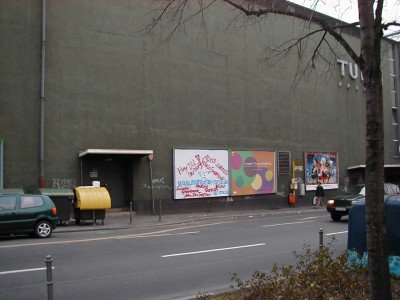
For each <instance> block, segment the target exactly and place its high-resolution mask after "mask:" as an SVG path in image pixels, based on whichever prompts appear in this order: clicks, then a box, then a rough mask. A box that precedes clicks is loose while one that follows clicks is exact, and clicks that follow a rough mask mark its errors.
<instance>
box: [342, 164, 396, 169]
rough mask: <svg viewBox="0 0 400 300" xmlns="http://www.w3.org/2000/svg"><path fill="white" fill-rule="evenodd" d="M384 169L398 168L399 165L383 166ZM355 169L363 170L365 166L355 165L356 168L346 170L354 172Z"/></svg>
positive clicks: (351, 167)
mask: <svg viewBox="0 0 400 300" xmlns="http://www.w3.org/2000/svg"><path fill="white" fill-rule="evenodd" d="M383 167H384V168H385V169H386V168H400V165H383ZM356 169H365V165H357V166H350V167H347V170H356Z"/></svg>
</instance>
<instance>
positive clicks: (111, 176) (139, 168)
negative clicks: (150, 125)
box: [79, 149, 153, 208]
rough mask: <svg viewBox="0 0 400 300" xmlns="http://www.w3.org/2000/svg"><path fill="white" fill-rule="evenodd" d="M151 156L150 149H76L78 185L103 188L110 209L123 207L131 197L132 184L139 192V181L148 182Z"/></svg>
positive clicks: (134, 195) (133, 196)
mask: <svg viewBox="0 0 400 300" xmlns="http://www.w3.org/2000/svg"><path fill="white" fill-rule="evenodd" d="M152 159H153V150H137V149H86V150H84V151H81V152H79V160H80V165H81V181H80V185H81V186H92V185H93V186H102V187H105V188H106V189H107V190H108V192H109V193H110V196H111V206H112V208H117V207H127V206H129V205H130V203H133V202H134V200H135V197H136V194H135V192H134V187H135V188H136V193H140V188H139V187H140V186H141V185H142V184H143V181H145V182H146V184H147V183H148V181H150V183H149V185H151V182H152V164H151V161H152ZM147 168H148V169H149V173H150V174H149V173H147V171H146V170H147ZM149 175H150V176H149ZM152 198H153V196H152Z"/></svg>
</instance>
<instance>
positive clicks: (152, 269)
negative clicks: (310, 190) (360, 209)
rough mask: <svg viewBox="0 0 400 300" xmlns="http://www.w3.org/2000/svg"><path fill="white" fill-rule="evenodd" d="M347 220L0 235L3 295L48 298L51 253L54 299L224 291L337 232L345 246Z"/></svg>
mask: <svg viewBox="0 0 400 300" xmlns="http://www.w3.org/2000/svg"><path fill="white" fill-rule="evenodd" d="M347 226H348V223H347V220H345V221H341V222H336V223H334V222H332V221H331V219H330V216H329V214H327V212H326V211H325V210H314V211H313V210H310V211H305V212H302V213H299V214H298V213H295V214H294V213H290V214H276V215H267V216H258V217H246V218H234V219H218V220H207V221H200V222H194V223H190V224H180V225H171V226H163V227H157V228H137V229H125V230H113V231H95V232H70V233H66V232H64V233H57V232H55V233H54V235H53V237H52V238H50V239H46V240H38V239H35V238H30V237H23V238H12V239H11V238H2V239H0V299H7V300H10V299H32V300H33V299H40V300H42V299H46V297H47V289H46V272H45V270H43V268H44V267H45V263H44V260H45V258H46V255H51V256H52V258H53V260H54V261H53V267H54V269H53V281H54V299H190V298H193V297H194V296H195V295H196V294H197V293H205V292H210V293H217V292H220V291H223V290H226V289H227V288H228V287H229V285H230V284H232V282H231V276H232V274H233V273H238V274H239V277H240V278H242V279H247V278H249V277H250V276H251V274H252V273H253V272H254V271H255V270H265V271H266V270H270V269H271V267H272V265H273V264H274V263H277V264H278V265H283V264H293V263H294V262H295V258H294V256H293V254H292V253H293V251H294V250H295V251H302V249H303V247H304V245H310V247H311V248H315V249H317V248H318V243H319V229H320V228H323V229H324V240H325V241H328V240H330V237H331V236H335V237H336V238H335V241H334V242H333V248H335V249H336V250H337V251H343V250H345V249H346V244H347Z"/></svg>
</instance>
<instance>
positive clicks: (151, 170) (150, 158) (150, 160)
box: [149, 154, 156, 215]
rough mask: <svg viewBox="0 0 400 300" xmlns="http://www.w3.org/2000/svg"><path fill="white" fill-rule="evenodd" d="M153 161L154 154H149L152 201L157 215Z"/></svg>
mask: <svg viewBox="0 0 400 300" xmlns="http://www.w3.org/2000/svg"><path fill="white" fill-rule="evenodd" d="M152 161H153V154H149V162H150V164H149V166H150V192H151V203H152V206H153V215H155V213H156V212H155V206H154V192H153V165H152V163H151V162H152Z"/></svg>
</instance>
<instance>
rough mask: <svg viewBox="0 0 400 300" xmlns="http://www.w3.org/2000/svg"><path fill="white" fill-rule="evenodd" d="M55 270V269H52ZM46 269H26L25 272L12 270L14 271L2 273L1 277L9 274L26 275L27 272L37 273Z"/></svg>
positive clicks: (0, 273)
mask: <svg viewBox="0 0 400 300" xmlns="http://www.w3.org/2000/svg"><path fill="white" fill-rule="evenodd" d="M52 269H54V267H52ZM44 270H46V268H35V269H24V270H12V271H3V272H0V275H7V274H16V273H25V272H35V271H44Z"/></svg>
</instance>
